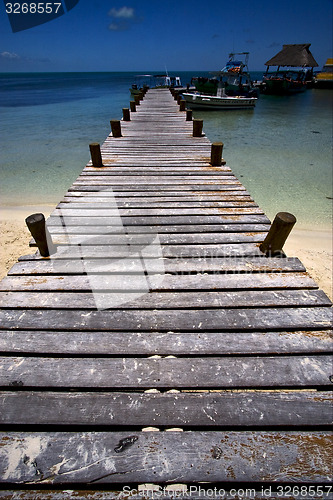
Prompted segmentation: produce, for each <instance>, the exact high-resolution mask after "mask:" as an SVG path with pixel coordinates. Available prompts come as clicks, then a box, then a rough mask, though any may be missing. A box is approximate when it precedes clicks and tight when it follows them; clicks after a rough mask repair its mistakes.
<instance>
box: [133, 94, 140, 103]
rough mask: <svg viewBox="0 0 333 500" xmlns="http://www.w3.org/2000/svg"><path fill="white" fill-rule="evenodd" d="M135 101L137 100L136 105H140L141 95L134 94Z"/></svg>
mask: <svg viewBox="0 0 333 500" xmlns="http://www.w3.org/2000/svg"><path fill="white" fill-rule="evenodd" d="M134 101H135V105H136V106H140V96H139V95H135V96H134Z"/></svg>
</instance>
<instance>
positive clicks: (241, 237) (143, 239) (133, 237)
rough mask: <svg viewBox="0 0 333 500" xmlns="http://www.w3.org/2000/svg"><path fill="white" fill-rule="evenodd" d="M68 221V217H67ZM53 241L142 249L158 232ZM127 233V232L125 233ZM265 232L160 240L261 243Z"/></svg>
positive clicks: (176, 235) (171, 235)
mask: <svg viewBox="0 0 333 500" xmlns="http://www.w3.org/2000/svg"><path fill="white" fill-rule="evenodd" d="M65 222H66V219H65ZM50 233H51V234H52V241H53V243H54V244H55V245H106V246H115V245H122V246H128V247H129V249H130V248H131V247H132V246H138V245H141V246H142V250H144V247H145V246H147V245H150V244H151V243H153V244H156V243H157V242H156V238H157V234H156V233H155V234H152V233H144V234H138V233H137V234H133V233H132V234H126V233H125V229H124V231H122V232H120V231H119V232H118V233H116V234H107V233H105V232H104V233H102V234H75V233H74V234H68V233H66V232H64V233H63V234H59V233H53V232H52V231H50ZM124 233H125V234H124ZM265 236H266V233H265V232H251V233H249V232H233V233H223V232H221V233H220V232H216V233H199V234H197V233H194V234H192V233H161V234H160V235H158V241H159V243H160V244H161V245H186V244H190V245H191V244H195V245H206V244H213V243H214V244H217V245H221V244H226V243H248V242H258V243H261V242H262V241H263V240H264V239H265ZM30 244H31V245H36V243H35V240H33V239H32V240H31V243H30Z"/></svg>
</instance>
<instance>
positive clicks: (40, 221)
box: [25, 214, 57, 257]
mask: <svg viewBox="0 0 333 500" xmlns="http://www.w3.org/2000/svg"><path fill="white" fill-rule="evenodd" d="M25 223H26V225H27V226H28V229H29V231H30V233H31V235H32V237H33V238H34V240H35V242H36V245H37V247H38V250H39V253H40V254H41V256H42V257H49V256H50V255H52V254H54V253H56V251H57V247H56V246H55V245H54V244H53V242H52V238H51V235H50V233H49V231H48V229H47V227H46V224H45V217H44V215H43V214H32V215H29V217H27V218H26V219H25Z"/></svg>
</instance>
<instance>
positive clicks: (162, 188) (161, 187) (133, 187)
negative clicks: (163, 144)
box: [68, 182, 245, 196]
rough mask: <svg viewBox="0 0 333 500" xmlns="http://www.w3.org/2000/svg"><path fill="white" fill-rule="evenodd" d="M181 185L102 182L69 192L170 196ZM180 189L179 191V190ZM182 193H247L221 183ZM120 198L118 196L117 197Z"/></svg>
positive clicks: (188, 188) (187, 187) (188, 187)
mask: <svg viewBox="0 0 333 500" xmlns="http://www.w3.org/2000/svg"><path fill="white" fill-rule="evenodd" d="M179 186H180V185H174V184H141V185H137V184H128V185H126V186H123V185H121V184H119V185H117V184H114V185H112V186H111V185H106V184H104V183H102V182H100V183H99V184H90V183H89V184H75V183H74V184H72V186H70V188H69V189H68V192H72V191H89V192H94V191H105V190H109V189H111V188H112V190H113V191H114V192H115V193H116V192H117V193H118V192H121V191H127V192H134V191H143V192H144V193H145V195H147V192H148V191H153V192H156V193H159V192H167V193H168V194H169V191H173V192H174V191H177V190H178V191H179V190H180V188H179ZM177 188H178V189H177ZM181 190H182V192H185V191H191V192H192V191H204V192H206V191H211V192H212V193H215V194H216V193H219V192H223V191H236V190H239V191H245V188H244V186H242V184H240V183H239V184H236V183H235V184H221V183H218V184H217V183H214V184H191V185H182V189H181ZM117 196H118V195H117Z"/></svg>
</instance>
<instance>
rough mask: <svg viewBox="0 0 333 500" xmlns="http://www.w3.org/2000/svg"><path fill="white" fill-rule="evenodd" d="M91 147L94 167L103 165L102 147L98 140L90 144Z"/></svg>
mask: <svg viewBox="0 0 333 500" xmlns="http://www.w3.org/2000/svg"><path fill="white" fill-rule="evenodd" d="M89 149H90V155H91V161H92V164H93V167H103V162H102V154H101V147H100V145H99V144H98V142H92V143H91V144H89Z"/></svg>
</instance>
